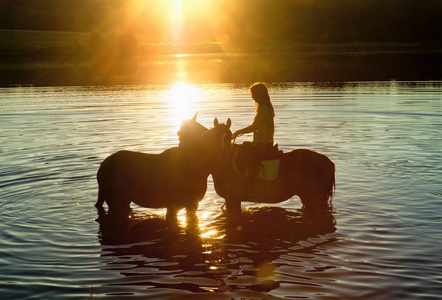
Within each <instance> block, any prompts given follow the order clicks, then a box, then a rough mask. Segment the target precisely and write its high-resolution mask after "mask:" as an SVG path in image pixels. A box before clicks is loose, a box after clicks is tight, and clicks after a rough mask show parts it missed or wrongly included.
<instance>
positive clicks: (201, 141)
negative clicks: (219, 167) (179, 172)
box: [180, 132, 221, 176]
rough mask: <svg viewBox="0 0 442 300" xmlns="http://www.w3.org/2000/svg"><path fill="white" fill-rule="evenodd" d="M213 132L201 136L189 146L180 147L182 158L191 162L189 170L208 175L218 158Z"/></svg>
mask: <svg viewBox="0 0 442 300" xmlns="http://www.w3.org/2000/svg"><path fill="white" fill-rule="evenodd" d="M215 143H216V136H215V134H214V133H213V132H209V133H207V134H204V135H202V136H201V137H200V138H198V139H197V140H196V141H195V142H194V143H192V144H191V145H186V146H180V148H181V149H182V151H183V153H184V156H185V157H186V159H187V160H189V161H190V162H191V166H190V168H192V169H196V170H200V171H202V172H205V173H207V176H208V175H209V174H210V172H211V170H212V169H213V168H214V167H215V165H216V162H217V160H218V158H219V154H218V151H217V150H218V149H217V147H216V145H215ZM219 151H221V149H219Z"/></svg>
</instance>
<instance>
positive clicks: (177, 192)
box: [95, 116, 232, 219]
mask: <svg viewBox="0 0 442 300" xmlns="http://www.w3.org/2000/svg"><path fill="white" fill-rule="evenodd" d="M195 119H196V116H195V117H194V118H193V119H192V120H189V121H185V122H184V123H183V125H182V127H181V130H182V131H183V132H181V133H180V132H179V134H180V145H179V146H178V147H173V148H170V149H167V150H165V151H164V152H162V153H160V154H146V153H141V152H134V151H119V152H116V153H114V154H112V155H110V156H109V157H107V158H106V159H105V160H104V161H103V162H102V163H101V165H100V168H99V169H98V172H97V181H98V201H97V203H96V204H95V206H96V207H97V208H98V209H99V210H102V209H103V203H104V202H106V203H107V205H108V207H109V215H110V216H119V217H125V216H128V215H129V213H130V203H131V202H134V203H136V204H138V205H140V206H143V207H150V208H167V215H166V218H167V219H169V218H174V219H176V214H177V212H178V211H179V210H180V209H182V208H186V214H187V216H189V217H192V216H195V213H196V211H197V209H198V203H199V201H201V200H202V199H203V197H204V195H205V193H206V189H207V177H208V176H209V174H210V173H211V172H213V170H214V168H215V166H216V164H217V161H218V160H220V159H221V158H222V157H223V155H227V154H228V150H229V149H230V145H231V138H232V133H231V132H230V129H229V128H230V125H231V121H230V119H228V120H227V123H226V124H219V123H218V120H217V119H216V118H215V120H214V127H213V128H211V129H209V130H207V129H206V128H205V127H203V126H202V125H199V126H196V125H195V124H199V123H197V122H195ZM189 124H191V125H189ZM206 130H207V131H206ZM203 132H204V133H203Z"/></svg>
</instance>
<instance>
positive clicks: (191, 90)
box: [167, 82, 201, 129]
mask: <svg viewBox="0 0 442 300" xmlns="http://www.w3.org/2000/svg"><path fill="white" fill-rule="evenodd" d="M200 97H201V94H200V91H199V90H198V88H196V87H195V86H193V85H191V84H188V83H185V82H177V83H176V84H175V85H174V86H173V87H172V89H171V90H170V91H169V93H168V95H167V100H168V101H169V102H170V103H171V105H172V114H173V119H174V120H175V123H176V126H177V129H178V127H179V126H180V125H181V121H182V120H185V119H190V118H191V117H192V116H193V115H194V114H195V112H196V111H193V110H194V109H195V107H194V106H195V103H196V102H198V101H199V100H200Z"/></svg>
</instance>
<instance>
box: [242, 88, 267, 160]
mask: <svg viewBox="0 0 442 300" xmlns="http://www.w3.org/2000/svg"><path fill="white" fill-rule="evenodd" d="M249 91H250V95H251V96H252V98H253V100H254V105H255V118H254V120H253V123H252V124H251V125H249V126H247V127H244V128H242V129H240V130H237V131H235V132H234V133H233V138H234V139H236V138H237V137H238V136H240V135H243V134H246V133H251V132H253V143H254V148H255V150H256V152H257V154H258V156H259V157H260V158H261V159H266V156H267V155H268V154H269V153H271V151H272V148H273V134H274V131H275V130H274V128H275V126H274V123H273V119H274V117H275V111H274V109H273V104H272V101H270V96H269V91H268V89H267V86H266V85H265V84H264V83H262V82H257V83H254V84H253V85H252V86H251V87H250V89H249Z"/></svg>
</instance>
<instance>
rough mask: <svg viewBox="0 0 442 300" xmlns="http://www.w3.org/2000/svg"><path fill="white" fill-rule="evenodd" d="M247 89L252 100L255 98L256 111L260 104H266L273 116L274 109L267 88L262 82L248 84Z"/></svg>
mask: <svg viewBox="0 0 442 300" xmlns="http://www.w3.org/2000/svg"><path fill="white" fill-rule="evenodd" d="M249 91H250V95H251V96H252V98H253V100H255V104H256V103H257V104H258V106H256V107H255V110H256V111H258V108H259V107H260V106H262V105H267V106H268V108H269V109H270V111H271V112H272V114H273V116H275V110H274V109H273V104H272V101H270V96H269V90H268V89H267V86H266V85H265V84H264V83H262V82H255V83H254V84H252V85H251V86H250V89H249Z"/></svg>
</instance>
